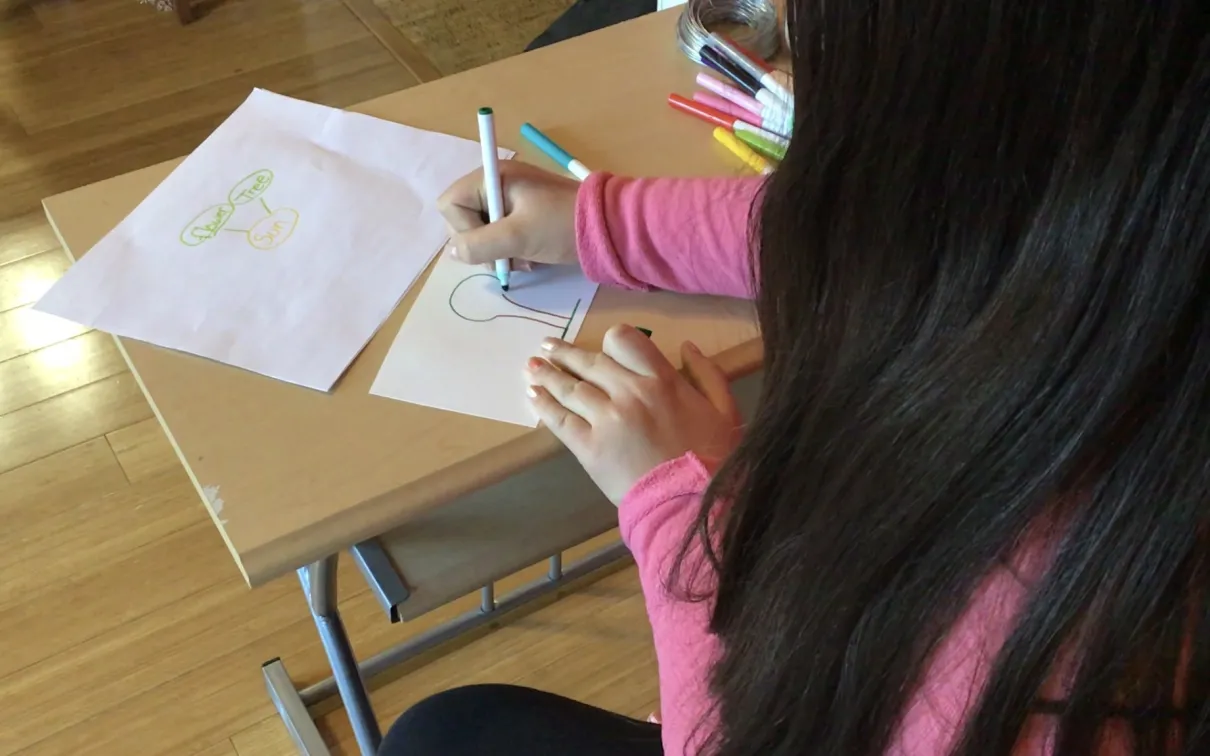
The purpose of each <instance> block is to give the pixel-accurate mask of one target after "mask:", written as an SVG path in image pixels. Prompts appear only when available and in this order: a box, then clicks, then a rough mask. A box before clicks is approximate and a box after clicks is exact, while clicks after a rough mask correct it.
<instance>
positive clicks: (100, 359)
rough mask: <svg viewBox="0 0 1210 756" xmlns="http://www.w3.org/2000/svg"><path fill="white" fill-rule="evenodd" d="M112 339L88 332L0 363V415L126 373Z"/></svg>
mask: <svg viewBox="0 0 1210 756" xmlns="http://www.w3.org/2000/svg"><path fill="white" fill-rule="evenodd" d="M126 370H127V367H126V360H124V359H123V358H122V353H121V352H119V351H118V347H117V345H116V344H115V343H114V341H113V337H112V336H109V335H108V334H105V333H101V332H100V331H89V332H88V333H86V334H84V335H82V336H77V337H75V338H74V339H68V340H67V341H61V342H59V343H58V344H54V345H52V346H48V347H45V348H43V349H39V350H38V351H36V352H30V353H29V354H26V355H22V356H21V357H14V358H13V359H11V360H5V361H4V362H0V386H3V387H4V390H3V392H0V415H5V414H8V413H9V412H13V411H15V410H18V409H21V408H22V407H28V406H30V405H32V404H37V403H38V402H43V401H46V400H47V399H51V398H53V397H56V396H59V395H60V394H64V393H67V392H68V391H74V390H75V389H78V388H81V387H83V386H87V385H88V384H90V383H94V382H96V381H99V380H103V379H105V378H109V377H110V376H114V375H118V374H119V373H123V372H126Z"/></svg>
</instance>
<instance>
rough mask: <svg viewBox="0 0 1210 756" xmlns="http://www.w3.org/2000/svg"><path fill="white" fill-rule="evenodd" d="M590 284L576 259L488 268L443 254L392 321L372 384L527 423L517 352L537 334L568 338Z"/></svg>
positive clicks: (535, 341)
mask: <svg viewBox="0 0 1210 756" xmlns="http://www.w3.org/2000/svg"><path fill="white" fill-rule="evenodd" d="M596 293H597V285H596V284H595V283H592V282H591V281H589V280H588V279H586V278H584V275H583V274H582V273H581V272H580V271H579V269H577V268H574V267H569V266H542V267H539V268H537V269H536V270H534V271H532V272H520V271H518V272H514V273H513V274H512V277H511V279H510V281H509V291H508V292H507V293H505V292H503V291H501V290H500V284H498V283H497V282H496V278H495V276H493V275H492V274H491V273H489V272H488V271H486V270H484V269H483V268H478V267H470V266H467V265H463V264H462V263H459V262H458V261H457V260H453V259H451V258H450V257H448V256H446V255H442V257H441V259H440V260H438V261H437V265H436V266H435V267H434V268H433V273H432V275H431V276H429V279H428V281H427V282H425V284H424V288H423V289H421V290H420V295H419V296H417V297H416V303H415V304H414V305H412V309H411V311H410V312H408V316H407V319H405V320H404V321H403V325H402V326H401V327H400V328H399V335H398V336H396V337H395V341H394V343H392V344H391V349H390V351H389V352H387V356H386V359H385V360H384V361H383V363H382V368H381V370H379V371H378V376H377V377H376V378H375V379H374V385H373V386H371V387H370V393H371V394H375V395H376V396H384V397H388V398H390V399H399V400H401V401H405V402H412V403H414V404H423V405H426V406H429V407H437V408H439V409H445V410H451V411H454V412H461V413H463V414H467V415H477V416H479V417H486V418H488V419H490V420H501V421H503V422H506V423H515V424H517V425H527V426H529V427H531V428H532V427H534V426H536V425H537V424H538V421H537V418H535V417H534V414H533V412H532V411H531V410H530V406H529V400H528V399H527V398H526V396H525V389H526V386H527V384H526V381H525V375H524V372H523V371H524V369H525V361H526V360H527V359H529V358H530V357H532V356H534V355H536V354H538V353H539V350H540V345H541V343H542V340H543V339H544V338H546V337H548V336H556V337H560V338H563V339H566V340H567V341H573V340H575V337H576V334H577V333H579V331H580V325H581V324H583V322H584V316H585V314H587V312H588V307H589V305H591V304H592V298H593V296H594V295H595V294H596Z"/></svg>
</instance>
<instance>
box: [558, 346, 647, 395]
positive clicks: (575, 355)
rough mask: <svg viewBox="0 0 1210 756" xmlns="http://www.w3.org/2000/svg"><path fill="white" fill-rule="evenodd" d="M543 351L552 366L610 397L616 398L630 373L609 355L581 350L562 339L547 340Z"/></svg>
mask: <svg viewBox="0 0 1210 756" xmlns="http://www.w3.org/2000/svg"><path fill="white" fill-rule="evenodd" d="M542 351H543V352H544V353H545V354H546V359H548V360H550V362H551V364H553V365H556V366H557V367H559V368H561V369H562V370H563V371H566V372H567V373H570V374H571V375H573V376H578V377H580V378H582V379H583V380H585V381H588V382H590V383H592V384H594V385H596V386H599V387H600V388H601V389H603V390H604V392H605V394H606V395H609V396H616V395H617V392H618V390H619V389H621V388H622V385H623V383H624V382H625V380H626V378H627V373H628V371H626V370H625V369H623V368H622V367H621V366H620V365H618V364H617V363H616V362H614V361H613V359H612V358H610V357H609V356H608V355H606V354H602V353H601V352H592V351H589V350H587V349H581V348H580V347H578V346H574V345H572V344H568V343H567V342H566V341H562V340H561V339H546V340H545V341H543V342H542Z"/></svg>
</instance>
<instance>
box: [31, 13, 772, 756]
mask: <svg viewBox="0 0 1210 756" xmlns="http://www.w3.org/2000/svg"><path fill="white" fill-rule="evenodd" d="M676 15H677V11H675V10H673V11H669V12H665V13H660V14H655V15H651V16H646V17H643V18H641V19H638V20H636V21H632V22H629V23H626V24H622V25H619V26H615V27H612V28H609V29H605V30H603V31H600V32H597V33H594V34H590V35H587V36H584V37H581V38H578V39H575V40H572V41H570V42H567V43H563V44H560V45H556V46H553V47H549V48H545V49H541V50H537V51H535V52H532V53H528V54H525V55H522V56H519V57H516V58H512V59H509V60H505V61H501V62H499V63H496V64H493V65H490V66H486V67H484V68H480V69H477V70H474V71H469V72H466V73H463V74H459V75H456V76H451V77H449V78H446V79H442V80H440V81H436V82H433V83H430V84H426V85H422V86H418V87H415V88H412V89H408V90H406V91H403V92H399V93H396V94H393V95H388V96H386V97H383V98H379V99H377V100H372V101H370V102H367V103H363V104H362V105H360V106H357V107H356V108H354V110H357V111H360V112H363V113H367V114H370V115H373V116H377V117H380V118H384V119H388V120H392V121H398V122H400V123H406V124H409V125H411V126H416V127H420V128H426V129H433V130H437V131H443V132H446V133H450V134H456V135H459V136H463V137H466V138H470V139H474V138H476V121H475V116H474V114H475V111H476V109H477V108H478V107H479V106H481V105H484V104H490V105H492V106H493V107H494V108H495V110H496V113H497V117H498V129H499V134H500V142H501V144H502V145H504V146H508V147H513V148H516V149H518V152H519V155H518V157H519V158H520V159H523V160H527V161H530V162H533V163H535V164H536V165H540V166H545V167H548V168H550V167H551V164H550V163H549V161H548V160H547V159H546V158H544V157H543V156H541V155H540V154H538V153H537V152H536V151H535V150H533V149H532V148H530V147H529V146H528V145H527V144H525V143H524V142H522V140H521V139H520V137H519V134H518V129H519V126H520V124H521V123H522V122H523V121H532V122H533V123H534V124H536V125H538V126H539V127H541V128H542V129H543V130H544V131H545V132H547V133H548V134H550V135H551V137H552V138H554V139H555V140H557V141H558V142H560V143H561V144H563V145H564V146H565V147H567V148H568V149H569V150H570V151H571V152H572V153H573V154H575V155H576V156H577V157H578V158H579V159H580V160H581V161H582V162H584V163H585V164H586V165H588V166H589V167H591V168H593V169H595V170H605V171H611V172H615V173H622V174H632V175H704V174H728V173H732V174H739V173H740V172H741V171H742V170H743V169H742V168H741V167H740V166H739V165H738V163H737V162H735V160H734V159H733V158H731V157H730V156H729V155H727V154H726V153H724V152H722V151H721V150H720V149H719V148H718V147H717V145H716V144H715V142H714V140H713V139H711V138H710V129H709V127H707V126H706V125H704V124H700V123H697V122H695V121H692V120H690V119H688V118H686V117H685V116H683V115H680V114H678V113H675V112H674V111H672V110H671V109H670V108H668V107H667V105H666V104H665V98H666V96H667V95H668V93H669V92H673V91H680V92H683V93H687V92H689V91H691V88H692V86H693V76H694V73H695V71H694V67H693V66H692V65H691V64H690V63H689V61H687V60H686V59H685V58H684V57H683V56H682V55H681V53H680V52H679V51H678V49H677V46H676V42H675V32H674V25H675V21H676ZM174 165H175V162H172V163H166V164H162V165H157V166H153V167H150V168H147V169H144V170H141V171H136V172H133V173H130V174H126V175H124V176H119V177H117V178H114V179H110V180H107V181H103V182H100V183H98V184H93V185H91V186H87V187H83V188H80V189H76V190H74V191H71V192H67V193H65V194H61V195H58V196H55V197H51V198H49V199H47V200H45V202H44V205H45V208H46V211H47V215H48V216H49V217H50V220H51V223H52V225H53V226H54V227H55V229H56V230H57V232H58V234H59V235H60V237H61V239H62V241H63V245H64V247H65V248H66V249H67V250H69V252H70V253H71V254H73V255H77V256H78V255H82V254H84V253H85V252H86V251H87V250H88V249H89V248H90V247H91V246H92V245H93V244H95V243H96V242H97V241H98V240H99V239H100V238H101V236H102V235H104V234H105V233H106V232H107V231H109V230H110V229H111V228H112V227H113V226H115V225H116V224H117V223H118V221H120V220H121V219H122V218H123V217H124V216H125V215H126V214H127V213H129V212H130V211H131V210H133V209H134V207H135V206H136V205H137V204H138V203H139V202H140V201H141V200H142V199H143V198H144V197H145V196H146V195H147V194H148V193H149V192H150V191H151V190H152V189H153V188H154V187H155V186H156V185H157V184H158V183H159V181H161V180H162V179H163V178H164V177H165V176H166V175H167V174H168V173H169V172H170V171H171V170H172V168H173V167H174ZM422 284H423V282H419V283H418V284H417V286H415V287H413V290H412V293H411V294H409V295H408V296H407V297H406V298H405V299H404V301H403V302H402V303H401V304H400V306H399V307H398V308H397V309H396V311H395V313H394V314H393V315H392V316H391V318H390V319H389V320H388V321H387V322H386V324H385V325H384V326H383V327H382V329H381V330H380V331H379V333H378V334H377V335H376V336H375V337H374V339H373V340H372V341H371V342H370V344H369V345H368V346H367V348H366V349H365V351H364V352H363V353H362V354H361V356H360V357H358V359H357V360H356V362H355V363H354V364H353V366H352V367H351V368H350V370H349V372H348V373H347V374H346V375H345V377H344V378H343V379H342V380H341V381H340V383H339V384H338V385H337V387H336V389H335V390H334V391H333V392H332V393H331V394H322V393H318V392H314V391H310V390H307V389H303V388H298V387H295V386H291V385H288V384H285V383H281V382H278V381H274V380H272V379H269V378H265V377H262V376H259V375H254V374H251V373H248V372H244V371H242V370H238V369H235V368H231V367H228V366H225V365H221V364H218V363H214V362H210V361H207V360H204V359H200V358H196V357H192V356H189V355H185V354H181V353H179V352H174V351H170V350H166V349H161V348H158V347H154V346H150V345H148V344H145V343H141V342H138V341H133V340H129V339H124V340H120V341H119V344H120V346H121V347H122V348H123V349H124V352H125V354H126V357H127V360H128V361H129V363H130V365H131V369H132V370H133V371H134V373H135V375H136V376H137V377H138V379H139V381H140V383H141V385H142V387H143V390H144V393H145V394H146V395H147V399H148V401H149V402H150V403H151V405H152V407H153V409H154V410H155V413H156V415H157V417H158V418H159V420H160V422H161V424H162V425H163V426H164V430H165V432H166V433H167V434H168V437H169V438H170V440H171V441H172V443H173V445H174V447H175V448H176V450H177V453H178V455H179V457H180V459H181V462H182V464H183V465H184V466H185V469H186V470H187V471H188V472H189V475H190V477H191V478H192V479H193V482H194V485H195V486H196V487H197V490H198V492H199V494H201V496H202V498H203V500H204V501H205V502H206V505H207V507H208V508H209V510H210V512H211V515H212V517H213V519H214V521H215V524H216V525H217V526H218V528H219V530H220V531H221V532H222V534H223V537H224V538H225V539H226V542H227V544H228V547H229V548H230V550H231V553H232V555H233V556H234V558H235V560H236V562H237V564H239V566H240V569H241V570H242V571H243V573H244V575H245V577H246V578H247V580H248V582H249V584H251V585H256V584H259V583H263V582H264V581H266V580H269V579H271V578H273V577H276V576H278V575H281V574H283V573H285V572H287V571H289V570H293V569H301V572H300V577H301V578H302V580H303V585H304V590H306V592H307V594H308V598H309V599H311V602H312V611H313V613H315V614H316V621H317V623H319V624H320V630H321V633H323V632H324V626H323V624H322V622H321V619H324V618H325V617H327V615H326V614H325V611H326V609H325V606H326V605H327V603H331V604H332V605H333V607H334V600H331V601H329V600H330V599H331V597H329V596H327V595H326V594H327V593H328V591H327V589H326V587H325V586H326V584H327V581H328V580H329V575H328V574H327V572H324V571H322V570H320V571H312V572H308V571H307V570H309V569H313V568H317V566H322V565H324V564H328V563H329V562H331V563H332V564H334V560H331V555H333V554H335V553H337V552H339V551H341V550H343V549H346V548H350V547H352V546H354V545H355V544H360V543H364V542H366V541H367V539H373V538H376V537H380V536H382V538H380V539H379V541H380V542H381V543H382V544H383V545H384V548H385V551H386V552H387V561H390V562H393V563H394V564H393V566H394V567H395V568H396V569H397V570H401V571H402V573H403V576H404V577H405V579H406V583H407V591H406V592H405V593H404V595H407V596H408V600H407V602H406V603H404V604H403V605H402V606H403V607H404V609H405V610H404V611H403V612H401V613H402V614H404V615H407V616H411V615H414V614H415V613H418V612H420V611H424V610H426V609H428V608H431V607H432V606H435V605H437V604H440V603H444V602H446V601H449V600H451V599H453V598H455V597H457V596H459V595H462V594H464V593H465V592H466V590H467V588H468V587H470V586H474V585H483V584H484V581H488V580H494V579H496V578H497V577H499V576H501V575H503V574H505V573H506V572H508V571H512V570H515V569H517V568H519V567H521V566H524V565H525V564H532V563H533V561H534V558H535V555H540V554H543V553H545V554H554V553H556V552H558V551H560V550H562V549H564V548H567V547H568V546H570V545H573V544H574V543H576V542H577V541H580V540H583V539H584V538H587V537H590V536H591V535H594V534H596V533H600V532H603V531H604V530H606V529H607V528H608V527H609V526H610V523H611V522H612V521H613V518H614V517H615V515H614V514H613V511H612V508H611V507H609V505H608V504H607V503H605V502H604V501H603V499H602V498H601V497H600V496H599V495H597V494H595V493H594V492H593V491H592V489H591V484H590V483H588V482H587V478H586V477H585V476H583V474H582V472H580V471H579V470H578V467H577V466H576V465H575V464H574V460H572V459H571V458H570V457H569V456H568V455H566V453H565V452H562V450H561V447H560V446H559V445H558V442H557V441H556V440H555V439H554V438H553V436H551V435H550V434H549V433H548V432H546V431H545V430H530V429H526V428H520V427H517V426H512V425H506V424H503V423H497V422H493V421H488V420H481V419H477V418H472V417H465V416H461V415H456V414H452V413H448V412H443V411H440V410H434V409H429V408H426V407H419V406H414V405H409V404H404V403H401V402H395V401H391V400H389V399H383V398H380V397H375V396H370V395H369V387H370V384H371V382H372V381H373V379H374V376H375V375H376V373H377V371H378V369H379V366H380V365H381V363H382V360H383V358H384V356H385V354H386V351H387V349H388V347H389V346H390V344H391V342H392V340H393V339H394V337H395V334H396V332H397V331H398V330H399V326H400V324H401V322H402V321H403V318H404V316H405V315H406V313H407V311H408V308H409V307H410V306H411V303H412V301H413V299H414V296H415V292H416V291H418V290H419V288H420V286H421V285H422ZM619 321H627V322H631V323H635V324H638V325H643V326H645V327H647V328H650V329H652V330H653V331H654V339H655V341H656V342H657V343H658V344H659V345H660V346H661V347H662V348H663V349H664V350H665V352H667V353H669V354H675V353H676V349H677V347H678V346H679V344H680V342H681V341H682V340H683V339H686V338H691V339H693V340H694V341H696V342H697V343H698V344H699V345H700V346H702V348H703V349H704V350H705V351H706V352H707V353H708V354H715V355H718V356H719V359H720V361H721V362H722V363H723V364H724V367H725V369H727V370H728V372H729V374H731V375H732V376H733V377H735V376H741V375H746V374H749V373H752V372H753V371H755V370H756V369H757V368H758V366H759V361H760V346H759V343H758V342H757V341H756V333H755V327H754V324H753V318H752V311H751V307H750V305H748V304H746V303H741V302H736V301H733V300H723V299H716V298H706V297H686V296H678V295H672V294H636V293H628V292H622V291H617V290H606V289H602V290H601V291H600V293H599V294H598V295H597V298H596V300H595V302H594V303H593V305H592V309H591V311H590V312H589V314H588V317H587V319H586V321H585V324H584V327H583V329H582V331H581V333H580V335H579V338H578V342H579V343H581V344H587V345H590V346H596V345H599V343H600V339H601V336H602V334H603V333H604V331H605V329H606V328H608V327H609V326H610V325H612V324H614V323H616V322H619ZM502 369H510V368H508V367H506V366H502ZM517 369H520V367H519V366H517ZM561 452H562V453H561ZM384 534H385V536H384ZM383 556H384V555H383V554H378V558H382V557H383ZM539 558H540V557H539ZM307 565H311V567H306V566H307ZM477 581H478V582H477ZM493 606H494V604H493ZM332 611H334V608H333V609H332ZM338 621H339V620H338V618H337V623H338ZM338 630H339V631H340V633H342V632H343V630H342V629H340V628H338ZM338 635H339V633H338ZM324 640H325V647H328V646H329V641H330V640H331V639H329V638H328V637H327V636H326V635H325V636H324ZM340 641H341V639H340V638H339V637H337V638H336V639H335V640H334V641H332V642H333V643H335V644H336V645H337V646H339V645H340ZM344 645H345V646H346V647H347V642H346V643H345V644H344ZM338 650H339V649H338ZM350 653H351V652H350ZM347 662H348V659H339V658H333V665H334V668H337V669H336V671H337V675H336V678H337V679H336V683H338V684H340V683H341V679H340V678H341V674H340V672H341V670H340V667H341V666H342V665H345V666H346V667H347ZM345 671H346V672H347V669H346V670H345ZM353 678H354V679H352V680H345V681H344V682H345V683H347V684H349V685H352V686H355V685H356V684H357V682H358V681H357V680H356V679H355V678H356V672H355V670H354V673H353ZM345 692H346V691H345V685H341V693H342V697H344V698H345V701H346V705H350V700H349V698H348V697H347V696H345V695H344V694H345ZM353 694H354V695H355V694H356V691H354V692H353ZM304 701H305V697H304ZM353 704H356V702H353ZM355 713H356V712H351V714H355ZM364 747H365V746H364V745H363V748H364Z"/></svg>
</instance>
